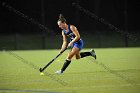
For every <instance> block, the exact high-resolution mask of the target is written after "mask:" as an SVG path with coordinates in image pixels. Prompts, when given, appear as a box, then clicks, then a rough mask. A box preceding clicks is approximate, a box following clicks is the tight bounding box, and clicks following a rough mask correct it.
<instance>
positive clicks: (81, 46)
mask: <svg viewBox="0 0 140 93" xmlns="http://www.w3.org/2000/svg"><path fill="white" fill-rule="evenodd" d="M63 32H64V34H65V35H66V36H67V37H69V38H70V40H71V41H72V40H73V39H74V38H75V34H74V33H73V32H72V31H71V29H70V25H68V32H67V31H66V30H63ZM73 47H78V48H79V49H80V50H81V49H82V48H83V40H82V39H81V38H80V39H79V40H77V41H76V42H74V43H73V45H72V48H73Z"/></svg>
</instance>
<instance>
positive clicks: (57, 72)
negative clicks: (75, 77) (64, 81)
mask: <svg viewBox="0 0 140 93" xmlns="http://www.w3.org/2000/svg"><path fill="white" fill-rule="evenodd" d="M55 73H56V74H63V71H61V70H58V71H56V72H55Z"/></svg>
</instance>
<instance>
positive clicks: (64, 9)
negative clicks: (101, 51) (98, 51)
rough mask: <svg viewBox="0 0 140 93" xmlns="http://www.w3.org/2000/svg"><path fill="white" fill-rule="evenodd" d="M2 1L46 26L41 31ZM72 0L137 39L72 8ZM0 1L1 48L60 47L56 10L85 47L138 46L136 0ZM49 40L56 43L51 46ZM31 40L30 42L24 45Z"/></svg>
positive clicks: (138, 3)
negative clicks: (75, 28) (76, 29)
mask: <svg viewBox="0 0 140 93" xmlns="http://www.w3.org/2000/svg"><path fill="white" fill-rule="evenodd" d="M3 2H6V4H8V5H10V6H12V7H13V8H15V9H16V10H18V11H20V12H22V13H23V14H25V15H27V16H29V17H30V18H33V19H35V20H36V21H37V22H39V23H40V24H43V25H44V26H46V27H47V28H49V29H48V30H46V31H43V30H42V29H40V28H39V27H38V26H37V25H35V24H33V23H31V22H29V21H28V20H27V19H25V18H23V17H21V16H19V15H17V14H16V13H14V12H12V11H9V10H8V9H7V8H6V7H3V6H2V3H3ZM72 3H77V4H78V5H80V6H81V7H83V8H84V9H87V10H89V11H90V12H92V13H93V14H95V15H97V16H98V17H100V18H103V19H104V20H106V21H107V22H109V23H111V24H112V25H114V26H115V27H117V28H119V29H121V30H123V31H127V32H129V33H130V34H132V35H135V36H136V37H135V38H136V39H137V41H135V40H133V39H130V38H129V37H127V36H125V35H122V34H121V33H119V32H116V31H113V30H111V29H110V28H109V27H108V26H106V25H105V24H103V23H101V22H99V21H98V20H95V19H94V18H92V17H91V16H89V15H87V14H85V13H83V12H82V11H79V10H78V9H76V8H75V7H74V6H73V5H72ZM0 4H1V5H0V27H1V29H0V36H1V37H0V44H1V46H0V47H1V49H3V48H6V49H42V48H44V49H46V48H60V46H61V45H60V41H59V40H61V37H60V36H59V35H60V34H61V30H60V29H59V28H58V26H57V20H58V16H59V14H60V13H62V14H63V15H64V16H65V18H66V19H67V23H68V24H73V25H75V26H76V27H77V28H78V30H79V32H80V34H81V36H82V37H83V38H84V40H86V42H87V43H86V42H85V43H86V46H85V47H131V46H132V47H137V46H140V41H139V35H140V32H139V30H140V24H139V21H140V13H139V10H140V1H138V0H137V1H135V0H1V2H0ZM49 30H50V31H51V32H50V31H49ZM55 36H56V37H55ZM31 37H32V38H31ZM34 38H35V39H37V41H35V39H34ZM9 39H10V40H11V41H9ZM29 40H31V41H29ZM51 40H54V41H53V42H56V44H55V45H54V44H52V45H51V44H50V43H51V42H52V41H51ZM108 40H112V41H108ZM116 41H117V42H116ZM21 42H22V44H23V45H21V44H20V43H21ZM23 42H24V43H23ZM31 42H32V44H33V45H30V46H27V45H28V43H29V44H31ZM46 43H47V44H46ZM91 43H92V45H91ZM93 43H94V44H93ZM107 43H108V44H107ZM57 45H58V46H59V47H58V46H57ZM21 46H22V47H21ZM34 46H36V47H34ZM37 46H38V47H37Z"/></svg>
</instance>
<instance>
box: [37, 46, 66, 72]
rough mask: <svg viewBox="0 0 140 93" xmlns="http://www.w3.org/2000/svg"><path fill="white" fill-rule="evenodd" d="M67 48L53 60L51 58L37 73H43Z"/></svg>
mask: <svg viewBox="0 0 140 93" xmlns="http://www.w3.org/2000/svg"><path fill="white" fill-rule="evenodd" d="M67 49H68V48H65V49H64V50H63V51H61V52H60V53H59V54H58V55H57V56H56V57H55V58H53V59H52V60H51V61H50V62H49V63H48V64H47V65H46V66H45V67H43V68H40V69H39V71H40V72H43V71H44V70H45V69H46V68H47V67H48V66H49V65H50V64H51V63H52V62H53V61H54V60H55V59H57V58H58V57H59V56H60V55H61V54H62V53H63V52H64V51H65V50H67Z"/></svg>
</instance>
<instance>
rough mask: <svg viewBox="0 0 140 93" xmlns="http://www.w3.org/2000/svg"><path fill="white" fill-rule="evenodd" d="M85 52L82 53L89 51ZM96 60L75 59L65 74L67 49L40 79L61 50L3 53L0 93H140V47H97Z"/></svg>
mask: <svg viewBox="0 0 140 93" xmlns="http://www.w3.org/2000/svg"><path fill="white" fill-rule="evenodd" d="M89 50H90V49H83V50H82V51H89ZM95 51H96V54H97V60H94V58H92V57H86V58H83V59H80V60H76V59H75V58H73V60H72V63H71V64H70V66H69V67H68V68H67V69H66V71H65V72H64V73H63V74H62V75H56V74H55V73H54V72H55V71H57V70H59V69H60V68H61V67H62V65H63V63H64V60H65V59H66V57H67V53H68V52H69V50H66V51H65V52H64V53H63V54H62V55H61V56H60V57H59V58H58V59H56V60H55V61H54V62H53V63H52V64H51V65H50V66H49V67H48V68H47V69H46V70H45V72H44V73H45V75H44V76H40V72H39V68H40V67H44V66H45V65H46V64H47V63H48V62H49V61H50V60H52V59H53V58H54V57H55V56H56V55H57V54H58V53H59V50H33V51H32V50H28V51H1V52H0V93H9V92H11V93H140V48H97V49H95Z"/></svg>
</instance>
